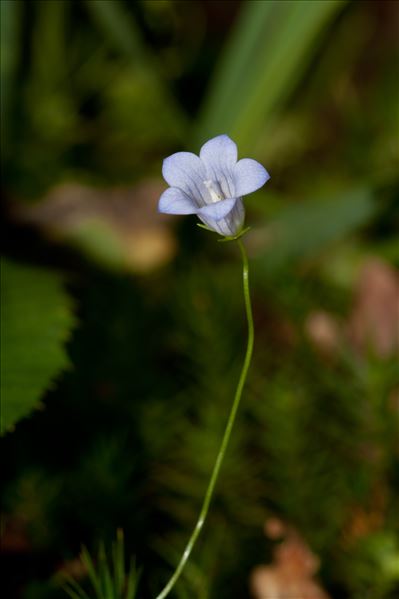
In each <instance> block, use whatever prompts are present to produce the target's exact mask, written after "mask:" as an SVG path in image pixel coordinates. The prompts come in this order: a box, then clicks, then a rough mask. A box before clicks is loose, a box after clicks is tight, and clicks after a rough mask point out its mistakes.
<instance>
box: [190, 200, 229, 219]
mask: <svg viewBox="0 0 399 599" xmlns="http://www.w3.org/2000/svg"><path fill="white" fill-rule="evenodd" d="M236 201H237V200H236V198H229V199H228V200H220V202H214V203H213V204H208V205H207V206H204V207H203V208H201V209H200V210H198V215H199V216H204V217H205V218H211V219H213V220H216V221H218V220H220V219H222V218H224V217H225V216H227V215H228V213H229V212H231V211H232V210H233V208H234V205H235V203H236Z"/></svg>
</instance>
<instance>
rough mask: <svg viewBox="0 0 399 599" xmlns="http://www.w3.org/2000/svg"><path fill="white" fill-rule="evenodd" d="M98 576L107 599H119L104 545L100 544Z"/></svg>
mask: <svg viewBox="0 0 399 599" xmlns="http://www.w3.org/2000/svg"><path fill="white" fill-rule="evenodd" d="M98 576H99V579H100V581H101V589H102V591H103V593H104V595H105V598H106V599H117V597H116V595H115V587H114V585H113V584H112V576H111V571H110V567H109V564H108V560H107V554H106V552H105V546H104V543H103V542H101V543H100V548H99V551H98Z"/></svg>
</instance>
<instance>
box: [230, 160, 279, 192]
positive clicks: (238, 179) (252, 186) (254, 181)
mask: <svg viewBox="0 0 399 599" xmlns="http://www.w3.org/2000/svg"><path fill="white" fill-rule="evenodd" d="M233 178H234V184H235V193H236V195H237V196H245V195H246V194H247V193H252V192H253V191H256V190H257V189H259V188H260V187H262V186H263V185H264V184H265V183H266V181H268V180H269V179H270V175H269V173H268V172H267V170H266V169H265V168H264V167H263V166H262V165H261V164H259V162H256V160H252V158H243V159H242V160H239V161H238V162H237V164H236V165H235V166H234V170H233Z"/></svg>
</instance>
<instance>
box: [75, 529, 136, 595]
mask: <svg viewBox="0 0 399 599" xmlns="http://www.w3.org/2000/svg"><path fill="white" fill-rule="evenodd" d="M80 559H81V561H82V564H83V567H84V569H85V571H86V572H87V577H88V580H89V581H90V583H91V587H92V590H91V591H90V592H89V591H85V589H84V588H83V587H82V586H81V585H80V584H79V583H78V582H77V581H76V580H75V579H74V578H73V577H72V576H70V575H66V579H67V581H66V585H65V587H64V589H65V591H66V593H67V594H68V595H69V597H71V599H94V598H96V599H134V598H135V597H136V593H137V586H138V582H139V578H140V570H139V569H137V567H136V563H135V560H134V558H131V560H130V565H129V569H128V570H126V556H125V546H124V536H123V531H122V530H121V529H118V531H117V534H116V541H115V542H114V543H113V544H112V550H111V556H108V555H107V552H106V550H105V545H104V543H103V542H101V543H100V546H99V549H98V552H97V558H96V559H93V558H92V556H91V555H90V552H89V551H88V549H87V548H86V547H82V551H81V554H80Z"/></svg>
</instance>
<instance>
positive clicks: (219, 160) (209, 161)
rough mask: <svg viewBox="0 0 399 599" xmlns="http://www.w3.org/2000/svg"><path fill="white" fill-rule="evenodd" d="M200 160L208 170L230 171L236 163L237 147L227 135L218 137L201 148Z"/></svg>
mask: <svg viewBox="0 0 399 599" xmlns="http://www.w3.org/2000/svg"><path fill="white" fill-rule="evenodd" d="M200 158H201V160H202V161H203V163H204V164H205V166H206V167H208V168H209V167H210V168H221V169H224V168H228V169H232V168H233V166H234V165H235V163H236V162H237V146H236V144H235V143H234V141H233V140H232V139H230V137H229V136H228V135H218V136H217V137H214V138H213V139H210V140H209V141H207V142H206V143H205V144H204V145H203V146H202V148H201V151H200Z"/></svg>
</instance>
